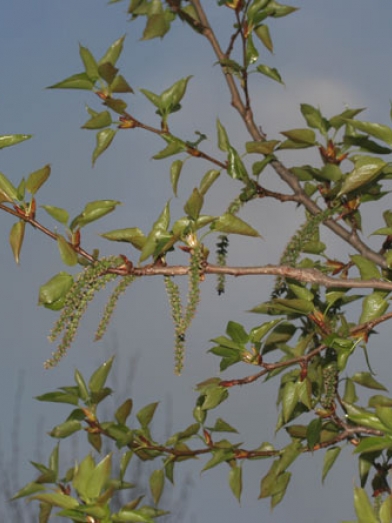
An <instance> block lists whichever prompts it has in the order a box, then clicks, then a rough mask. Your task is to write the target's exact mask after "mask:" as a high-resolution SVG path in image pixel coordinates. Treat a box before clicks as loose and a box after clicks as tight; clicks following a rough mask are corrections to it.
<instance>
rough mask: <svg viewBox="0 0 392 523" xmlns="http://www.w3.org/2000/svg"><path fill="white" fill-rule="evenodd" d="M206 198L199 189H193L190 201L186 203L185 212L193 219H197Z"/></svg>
mask: <svg viewBox="0 0 392 523" xmlns="http://www.w3.org/2000/svg"><path fill="white" fill-rule="evenodd" d="M203 203H204V198H203V195H202V194H200V192H199V190H198V189H196V188H195V189H193V192H192V194H191V196H190V197H189V198H188V201H187V202H186V204H185V205H184V211H185V213H186V214H187V215H188V216H189V217H190V218H191V219H192V220H197V219H198V217H199V214H200V211H201V208H202V207H203Z"/></svg>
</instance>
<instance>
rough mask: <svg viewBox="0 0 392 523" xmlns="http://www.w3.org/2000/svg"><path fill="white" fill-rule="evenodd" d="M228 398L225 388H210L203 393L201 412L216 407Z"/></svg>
mask: <svg viewBox="0 0 392 523" xmlns="http://www.w3.org/2000/svg"><path fill="white" fill-rule="evenodd" d="M228 396H229V393H228V391H227V388H226V387H219V386H216V387H212V388H209V389H207V390H206V391H205V395H204V399H203V403H202V405H201V408H202V409H203V410H212V409H214V408H215V407H217V406H218V405H219V404H220V403H222V402H223V401H225V400H226V399H227V398H228Z"/></svg>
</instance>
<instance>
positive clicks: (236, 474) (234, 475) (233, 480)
mask: <svg viewBox="0 0 392 523" xmlns="http://www.w3.org/2000/svg"><path fill="white" fill-rule="evenodd" d="M229 485H230V488H231V491H232V493H233V494H234V496H235V497H236V499H237V501H238V502H240V499H241V493H242V467H238V466H235V467H232V468H231V469H230V472H229Z"/></svg>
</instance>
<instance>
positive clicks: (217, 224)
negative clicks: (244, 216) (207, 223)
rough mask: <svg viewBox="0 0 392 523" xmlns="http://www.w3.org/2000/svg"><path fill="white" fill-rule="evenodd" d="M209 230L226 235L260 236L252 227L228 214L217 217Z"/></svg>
mask: <svg viewBox="0 0 392 523" xmlns="http://www.w3.org/2000/svg"><path fill="white" fill-rule="evenodd" d="M211 229H212V230H214V231H220V232H224V233H226V234H242V235H244V236H253V237H255V238H261V235H260V234H259V233H258V232H257V231H256V230H255V229H253V227H251V226H250V225H249V224H247V223H246V222H244V221H243V220H241V219H240V218H238V217H237V216H234V215H233V214H230V213H226V214H222V216H219V218H217V219H216V220H215V221H214V222H213V224H212V225H211Z"/></svg>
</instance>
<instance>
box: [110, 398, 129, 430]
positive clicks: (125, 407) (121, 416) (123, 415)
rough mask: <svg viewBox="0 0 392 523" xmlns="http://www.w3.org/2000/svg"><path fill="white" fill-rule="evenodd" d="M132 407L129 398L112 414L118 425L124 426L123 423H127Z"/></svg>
mask: <svg viewBox="0 0 392 523" xmlns="http://www.w3.org/2000/svg"><path fill="white" fill-rule="evenodd" d="M132 406H133V401H132V400H131V398H128V399H127V400H125V401H124V403H122V404H121V405H120V406H119V407H118V409H117V410H116V412H115V413H114V417H115V418H116V420H117V421H118V423H120V424H121V425H125V422H126V421H127V418H128V416H129V415H130V414H131V412H132Z"/></svg>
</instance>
